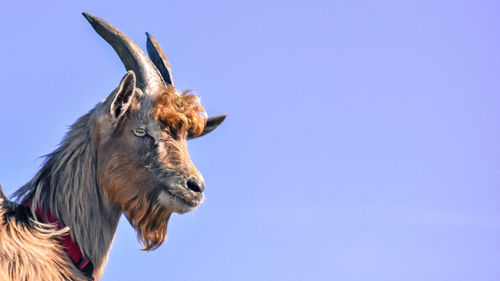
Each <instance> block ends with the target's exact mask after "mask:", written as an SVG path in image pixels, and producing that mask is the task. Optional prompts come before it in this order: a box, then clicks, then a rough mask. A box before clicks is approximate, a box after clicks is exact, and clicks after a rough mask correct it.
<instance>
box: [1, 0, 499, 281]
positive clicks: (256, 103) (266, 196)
mask: <svg viewBox="0 0 500 281" xmlns="http://www.w3.org/2000/svg"><path fill="white" fill-rule="evenodd" d="M83 11H86V12H89V13H91V14H94V15H96V16H99V17H102V18H104V19H106V20H107V21H109V22H111V23H112V24H113V25H115V26H116V27H118V28H119V29H121V30H122V31H123V32H124V33H126V34H127V35H128V36H129V37H131V38H132V39H133V40H134V41H135V42H137V43H138V44H139V46H141V47H143V48H145V40H146V37H145V34H144V32H145V31H148V32H150V33H151V34H152V35H154V36H155V37H156V39H157V40H158V41H159V42H160V44H161V45H162V46H163V48H164V49H165V51H166V53H167V55H168V57H169V59H170V62H171V64H172V67H173V72H174V77H175V81H176V86H177V87H178V88H179V89H181V90H183V89H194V90H195V92H196V93H197V94H198V95H199V96H201V98H202V101H203V104H204V106H205V108H206V109H207V111H208V112H209V114H220V113H227V114H228V119H227V120H226V122H225V123H224V124H223V126H222V127H220V128H219V129H218V130H217V131H215V132H214V133H212V134H210V135H208V136H206V137H203V138H201V139H198V140H195V141H192V142H191V143H190V144H189V148H190V152H191V157H192V159H193V161H194V162H195V164H196V165H197V167H198V168H199V170H200V171H201V172H202V173H203V175H204V177H205V180H206V184H207V190H206V197H207V199H206V201H205V203H204V204H203V205H202V206H201V207H200V208H198V209H197V210H196V211H194V212H192V213H189V214H185V215H175V216H173V218H172V219H171V221H170V224H169V233H168V241H167V243H166V244H164V245H163V246H162V247H161V248H159V249H158V250H156V251H154V252H149V253H144V252H140V251H139V250H138V249H139V244H138V243H137V241H136V238H135V233H134V231H133V229H132V228H131V227H130V226H129V225H128V223H127V222H126V221H125V220H122V221H121V223H120V226H119V229H118V232H117V235H116V238H115V242H114V245H113V248H112V251H111V254H110V257H109V263H108V266H107V268H106V271H105V274H104V276H103V279H102V280H182V281H184V280H218V281H219V280H241V281H246V280H259V281H262V280H273V281H274V280H287V281H291V280H297V281H298V280H341V281H350V280H353V281H354V280H360V281H361V280H363V281H364V280H374V281H375V280H380V281H392V280H394V281H399V280H408V281H410V280H433V281H434V280H439V281H440V280H443V281H444V280H454V281H460V280H464V281H465V280H482V281H487V280H499V279H500V269H499V265H498V261H499V260H500V239H499V237H500V208H499V207H498V206H499V204H498V202H499V199H500V181H499V179H500V169H499V168H500V146H499V145H498V144H499V143H500V134H499V129H500V128H499V127H500V125H499V124H500V123H499V122H498V120H500V110H499V109H500V100H499V99H500V98H499V94H498V93H499V92H498V90H499V88H500V80H499V79H498V74H499V73H500V53H499V50H500V40H499V39H498V35H499V34H500V17H498V15H499V13H500V4H499V3H498V2H496V1H483V0H479V1H461V0H455V1H421V0H420V1H416V0H411V1H389V0H382V1H366V0H365V1H361V0H358V1H356V0H355V1H321V0H310V1H261V0H254V1H222V0H213V1H141V2H140V3H139V1H120V2H118V1H71V2H69V1H52V2H50V3H48V2H44V1H23V2H19V1H16V2H15V1H2V3H0V30H1V34H2V35H1V38H2V44H0V56H1V61H2V66H1V67H0V83H1V85H2V90H1V91H0V97H1V99H2V107H1V108H2V110H0V120H1V124H2V126H3V127H2V129H1V130H0V183H1V184H2V185H3V186H4V190H5V191H6V192H7V193H8V194H11V193H12V192H13V191H14V190H15V189H17V188H18V187H19V186H21V185H22V184H24V183H25V182H26V181H28V180H29V179H30V178H31V176H32V175H33V174H34V173H35V172H36V171H37V169H38V167H39V165H40V163H41V160H40V158H39V157H40V156H42V155H44V154H46V153H49V152H51V151H52V150H53V149H54V148H55V147H57V144H58V143H59V141H60V140H61V138H62V136H63V135H64V133H65V131H66V130H67V128H68V126H69V125H70V124H71V123H72V122H73V121H75V120H76V119H77V118H78V117H79V116H81V115H82V114H84V113H86V112H87V111H88V110H89V109H90V108H92V107H93V106H94V105H95V104H96V103H97V102H98V101H100V100H101V99H103V98H104V97H106V96H107V95H108V93H109V92H110V91H111V90H112V89H113V88H114V87H116V86H117V84H118V82H119V81H120V79H121V77H122V76H123V75H124V73H125V70H124V68H123V66H122V64H121V62H120V60H119V59H118V57H117V56H116V55H115V54H114V52H113V50H112V48H111V47H109V46H108V45H107V44H106V43H105V42H104V41H103V40H102V39H101V38H100V37H99V36H98V35H97V34H96V33H95V32H94V31H93V30H92V28H91V27H90V25H89V24H88V23H87V22H86V21H85V19H84V18H83V17H82V16H81V12H83Z"/></svg>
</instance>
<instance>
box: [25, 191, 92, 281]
mask: <svg viewBox="0 0 500 281" xmlns="http://www.w3.org/2000/svg"><path fill="white" fill-rule="evenodd" d="M24 206H25V207H28V208H30V207H31V201H27V202H26V203H24ZM35 214H36V217H37V219H38V220H40V221H41V222H43V223H49V224H52V225H54V226H55V227H56V228H57V229H58V230H59V229H62V228H63V227H62V225H61V222H59V220H58V219H57V217H56V216H55V215H53V214H52V213H50V212H49V211H43V212H42V210H41V209H40V208H36V210H35ZM59 243H61V246H63V248H64V250H65V251H66V253H67V254H68V256H69V258H70V259H71V261H72V262H73V264H75V266H76V267H77V268H78V269H79V270H80V271H81V272H82V273H83V275H85V277H87V278H88V279H89V281H94V277H93V276H92V274H93V273H94V264H93V263H92V261H90V260H89V259H88V258H87V257H86V256H85V255H84V254H83V253H82V251H81V250H80V247H79V246H78V244H76V242H75V241H74V240H73V239H71V236H70V235H69V233H68V234H64V235H63V236H61V238H60V239H59Z"/></svg>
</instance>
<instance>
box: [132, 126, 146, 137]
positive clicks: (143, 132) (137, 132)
mask: <svg viewBox="0 0 500 281" xmlns="http://www.w3.org/2000/svg"><path fill="white" fill-rule="evenodd" d="M134 135H136V136H137V137H144V136H145V135H146V130H145V129H142V128H137V129H134Z"/></svg>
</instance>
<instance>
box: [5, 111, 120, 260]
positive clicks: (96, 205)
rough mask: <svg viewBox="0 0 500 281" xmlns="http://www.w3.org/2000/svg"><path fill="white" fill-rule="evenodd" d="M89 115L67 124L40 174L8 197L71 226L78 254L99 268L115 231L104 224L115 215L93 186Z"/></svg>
mask: <svg viewBox="0 0 500 281" xmlns="http://www.w3.org/2000/svg"><path fill="white" fill-rule="evenodd" d="M94 110H95V109H94ZM92 111H93V110H92ZM92 111H91V112H89V113H88V114H86V115H84V116H82V117H81V118H80V119H78V121H77V122H76V123H74V124H73V125H72V126H71V129H70V131H69V132H68V133H67V135H66V137H65V138H64V140H63V141H62V142H61V144H60V146H59V147H58V148H57V149H56V150H55V151H54V152H52V153H50V154H48V155H46V156H45V160H44V163H43V165H42V168H41V169H40V171H39V172H38V173H37V174H36V175H35V176H34V177H33V179H32V180H31V181H29V182H28V183H26V184H25V185H24V186H22V187H21V188H20V189H19V190H17V191H16V192H15V193H14V194H13V199H14V200H15V201H17V202H18V203H20V204H24V203H25V202H27V201H31V205H32V212H34V211H35V210H36V208H41V209H43V210H49V211H50V212H51V213H52V214H54V215H56V216H57V217H58V218H59V220H60V221H61V223H62V225H71V226H72V227H71V229H70V235H71V237H72V238H73V240H74V241H76V242H77V243H78V245H80V248H81V249H82V252H83V254H84V255H86V256H87V257H88V258H90V259H91V260H93V261H94V262H95V263H97V264H99V263H100V262H101V260H99V258H100V257H102V256H104V255H103V254H102V253H103V252H107V250H108V245H110V244H111V239H112V237H113V233H114V231H115V230H116V225H109V221H113V220H112V219H110V218H117V217H119V214H120V212H119V210H118V209H117V208H113V207H112V206H109V204H108V203H106V202H105V201H104V200H103V196H102V193H101V191H100V189H99V188H98V184H97V167H96V163H97V161H96V159H97V150H96V144H95V141H94V136H93V131H94V130H95V129H96V128H95V125H93V123H94V122H92V118H91V115H92ZM116 221H117V220H116ZM97 229H100V231H97ZM85 249H88V250H87V251H85Z"/></svg>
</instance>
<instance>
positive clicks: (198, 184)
mask: <svg viewBox="0 0 500 281" xmlns="http://www.w3.org/2000/svg"><path fill="white" fill-rule="evenodd" d="M187 187H188V188H189V189H191V190H192V191H194V192H199V193H202V192H203V191H204V190H205V184H204V183H203V181H198V180H195V179H189V180H188V181H187Z"/></svg>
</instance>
